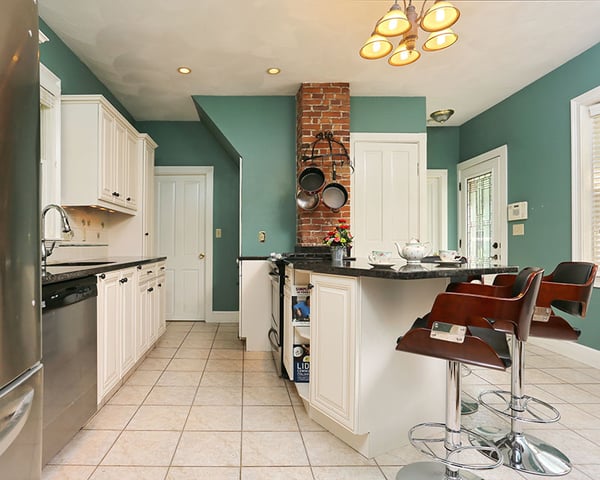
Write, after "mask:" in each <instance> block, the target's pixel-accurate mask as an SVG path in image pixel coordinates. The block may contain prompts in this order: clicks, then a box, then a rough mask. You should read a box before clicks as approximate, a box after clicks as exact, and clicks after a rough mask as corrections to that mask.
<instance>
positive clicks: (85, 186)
mask: <svg viewBox="0 0 600 480" xmlns="http://www.w3.org/2000/svg"><path fill="white" fill-rule="evenodd" d="M139 176H140V155H139V142H138V133H137V131H136V130H135V129H134V128H133V127H132V126H131V125H130V124H129V122H127V120H126V119H125V118H124V117H123V116H122V115H121V114H120V113H119V112H118V111H117V110H116V109H115V108H114V107H113V106H112V105H111V104H110V103H109V102H108V101H107V100H106V99H105V98H104V97H103V96H102V95H64V96H63V97H62V174H61V177H62V185H61V186H62V195H61V198H62V201H61V203H62V205H69V206H98V207H103V208H106V209H109V210H115V211H119V212H122V213H128V214H130V215H134V214H135V212H136V210H137V208H138V196H139V192H140V189H139V183H140V182H139Z"/></svg>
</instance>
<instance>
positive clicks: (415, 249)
mask: <svg viewBox="0 0 600 480" xmlns="http://www.w3.org/2000/svg"><path fill="white" fill-rule="evenodd" d="M394 243H395V244H396V248H397V249H398V254H399V255H400V256H401V257H402V258H404V259H405V260H406V263H408V264H415V263H421V259H422V258H423V257H424V256H426V255H427V254H428V253H429V251H430V250H431V244H430V243H429V242H425V243H421V242H419V240H417V239H416V238H412V239H411V240H410V241H409V242H408V243H406V244H404V246H401V245H400V244H399V243H398V242H394Z"/></svg>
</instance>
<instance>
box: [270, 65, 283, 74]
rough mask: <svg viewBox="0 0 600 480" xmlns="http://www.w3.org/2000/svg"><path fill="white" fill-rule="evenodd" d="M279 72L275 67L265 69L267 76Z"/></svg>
mask: <svg viewBox="0 0 600 480" xmlns="http://www.w3.org/2000/svg"><path fill="white" fill-rule="evenodd" d="M280 72H281V69H280V68H277V67H271V68H267V73H268V74H269V75H278V74H279V73H280Z"/></svg>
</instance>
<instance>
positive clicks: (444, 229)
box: [427, 168, 448, 252]
mask: <svg viewBox="0 0 600 480" xmlns="http://www.w3.org/2000/svg"><path fill="white" fill-rule="evenodd" d="M427 197H428V198H427V212H428V213H427V217H428V218H427V220H428V222H429V223H430V224H431V225H434V224H435V223H437V228H438V232H439V239H438V240H439V242H438V244H437V250H445V249H447V248H448V170H446V169H445V168H439V169H429V170H427ZM434 200H436V201H435V202H434ZM436 217H437V218H436ZM429 239H430V240H431V243H432V245H434V238H433V231H431V232H429ZM435 246H436V245H434V248H433V249H432V251H433V252H435V251H436V248H435Z"/></svg>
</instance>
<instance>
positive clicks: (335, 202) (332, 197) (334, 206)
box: [321, 161, 348, 212]
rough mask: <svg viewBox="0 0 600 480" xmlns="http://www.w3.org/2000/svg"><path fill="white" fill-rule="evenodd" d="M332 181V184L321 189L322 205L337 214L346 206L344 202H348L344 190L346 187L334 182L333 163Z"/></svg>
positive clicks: (346, 193)
mask: <svg viewBox="0 0 600 480" xmlns="http://www.w3.org/2000/svg"><path fill="white" fill-rule="evenodd" d="M332 180H333V182H331V183H328V184H327V186H326V187H325V188H324V189H323V192H322V193H321V197H322V199H323V203H324V204H325V205H326V206H327V207H329V208H331V210H332V211H334V212H337V211H338V210H339V209H340V208H342V207H343V206H344V205H346V202H347V201H348V190H346V187H344V186H343V185H342V184H341V183H337V182H336V173H335V161H334V162H333V170H332Z"/></svg>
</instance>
